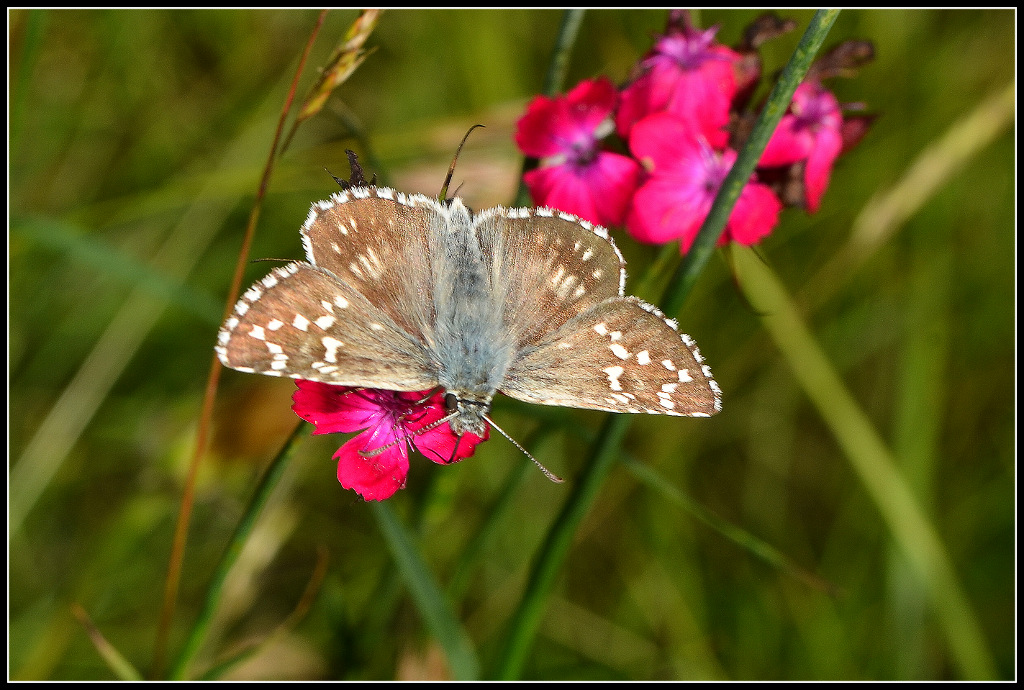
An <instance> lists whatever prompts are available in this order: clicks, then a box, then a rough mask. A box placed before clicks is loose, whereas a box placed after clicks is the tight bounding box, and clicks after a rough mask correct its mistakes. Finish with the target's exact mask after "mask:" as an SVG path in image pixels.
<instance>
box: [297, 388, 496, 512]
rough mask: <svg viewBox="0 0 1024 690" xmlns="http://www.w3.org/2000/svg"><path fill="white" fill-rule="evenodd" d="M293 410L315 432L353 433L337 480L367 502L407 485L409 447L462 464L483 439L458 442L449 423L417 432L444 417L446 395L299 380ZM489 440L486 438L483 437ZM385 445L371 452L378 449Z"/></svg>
mask: <svg viewBox="0 0 1024 690" xmlns="http://www.w3.org/2000/svg"><path fill="white" fill-rule="evenodd" d="M295 383H296V385H297V386H298V390H296V391H295V393H294V394H293V395H292V401H293V405H292V410H294V411H295V414H297V415H298V416H299V417H301V418H302V419H304V420H306V421H307V422H310V423H312V424H314V425H315V426H316V430H315V431H314V432H313V433H314V434H332V433H337V432H344V433H351V432H353V431H359V430H361V429H365V431H363V432H362V433H360V434H358V435H357V436H354V437H353V438H351V439H349V440H348V441H346V442H345V444H344V445H342V447H341V448H339V449H338V452H337V453H335V454H334V457H335V459H336V460H337V461H338V481H339V482H341V485H342V486H343V487H345V488H346V489H352V490H353V491H355V492H356V493H358V494H359V495H360V496H362V497H363V498H364V499H366V500H367V501H380V500H383V499H385V498H388V497H390V496H391V495H393V494H394V493H395V492H396V491H398V490H399V489H401V488H403V487H405V477H406V475H407V474H408V473H409V446H410V445H415V446H416V448H417V449H418V450H419V451H420V452H421V453H423V454H424V455H425V456H427V457H428V458H430V459H431V460H433V461H434V462H436V463H440V464H448V463H449V462H458V461H459V460H462V459H463V458H467V457H469V456H470V455H472V454H473V451H474V450H475V449H476V445H477V444H478V443H480V442H481V441H483V440H485V439H482V438H480V437H478V436H476V435H474V434H466V435H464V436H463V437H462V439H461V440H460V439H459V438H458V437H457V436H456V435H455V434H454V432H452V430H451V427H449V426H448V424H447V423H444V424H439V425H438V426H436V427H434V428H432V429H429V430H428V431H423V432H421V433H416V432H417V431H418V430H420V429H423V428H424V427H429V426H430V425H431V424H432V423H434V422H436V421H437V420H439V419H441V418H442V417H444V416H445V415H446V414H448V412H447V411H446V410H445V406H444V397H443V395H442V394H440V393H437V394H435V395H433V396H432V397H430V398H429V399H426V400H425V399H424V396H426V395H427V394H428V393H429V392H430V391H424V392H420V393H399V392H395V391H385V390H375V389H369V388H350V387H348V386H334V385H331V384H328V383H318V382H316V381H303V380H297V381H296V382H295ZM485 438H486V437H485ZM379 448H386V450H383V451H380V452H379V453H377V454H373V455H367V454H369V453H372V451H374V450H375V449H379Z"/></svg>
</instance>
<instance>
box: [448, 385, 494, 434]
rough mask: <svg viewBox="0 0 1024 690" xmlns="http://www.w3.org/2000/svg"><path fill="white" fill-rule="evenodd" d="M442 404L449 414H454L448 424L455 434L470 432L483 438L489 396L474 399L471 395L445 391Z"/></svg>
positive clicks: (488, 409) (488, 408)
mask: <svg viewBox="0 0 1024 690" xmlns="http://www.w3.org/2000/svg"><path fill="white" fill-rule="evenodd" d="M444 406H445V409H446V410H447V411H448V413H449V414H452V413H454V414H455V416H454V417H452V418H451V419H450V420H449V421H448V424H449V426H451V428H452V431H454V432H455V433H456V434H457V435H459V436H461V435H462V434H465V433H470V434H476V435H477V436H479V437H481V438H483V437H484V435H485V434H486V433H487V420H486V416H487V413H488V412H489V411H490V409H491V401H490V399H489V398H488V399H487V400H476V399H473V398H471V397H462V396H458V395H456V394H455V393H447V394H446V395H445V396H444Z"/></svg>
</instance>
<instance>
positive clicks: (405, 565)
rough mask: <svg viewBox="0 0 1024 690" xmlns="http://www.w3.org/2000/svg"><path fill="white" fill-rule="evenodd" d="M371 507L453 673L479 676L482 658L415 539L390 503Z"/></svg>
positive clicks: (461, 676) (462, 676)
mask: <svg viewBox="0 0 1024 690" xmlns="http://www.w3.org/2000/svg"><path fill="white" fill-rule="evenodd" d="M370 508H371V510H372V511H373V516H374V518H376V520H377V525H378V526H379V527H380V531H381V533H382V534H383V535H384V540H385V541H386V542H387V545H388V549H389V550H390V551H391V556H392V558H394V559H395V563H396V564H397V565H398V569H399V571H401V573H402V577H403V579H404V580H405V583H406V585H408V587H409V591H410V593H411V594H412V598H413V601H414V602H415V604H416V608H417V610H418V611H419V612H420V615H421V616H423V619H424V622H425V623H426V624H427V627H428V628H430V631H431V632H432V633H433V634H434V637H435V638H436V639H437V641H438V642H439V643H440V644H441V647H442V648H443V649H444V652H445V656H446V657H447V658H448V668H449V670H450V671H451V673H452V676H453V677H454V678H455V679H456V680H475V679H477V678H478V677H479V676H480V662H479V661H478V660H477V656H476V650H475V649H474V648H473V644H472V642H470V639H469V635H468V634H466V631H465V630H464V629H463V627H462V625H461V624H460V623H459V621H458V619H457V618H456V617H455V613H454V612H453V610H452V606H451V604H450V603H449V601H448V600H447V598H445V596H444V594H443V593H442V592H441V589H440V588H439V587H438V586H437V582H436V581H435V580H434V577H433V575H431V573H430V569H429V568H428V567H427V565H426V563H424V562H423V558H422V556H421V555H420V552H419V549H418V547H417V546H416V543H415V540H414V539H413V538H412V536H411V535H410V534H409V532H408V531H407V530H406V529H405V526H404V525H402V523H401V521H399V519H398V516H396V515H395V512H394V511H393V510H392V509H391V506H390V505H389V504H387V503H385V502H383V501H371V502H370Z"/></svg>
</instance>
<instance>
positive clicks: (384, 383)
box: [217, 262, 437, 391]
mask: <svg viewBox="0 0 1024 690" xmlns="http://www.w3.org/2000/svg"><path fill="white" fill-rule="evenodd" d="M217 352H218V354H219V355H220V359H221V361H222V362H223V363H224V364H225V365H226V366H228V367H231V368H233V369H239V370H241V371H249V372H255V373H259V374H269V375H273V376H288V377H291V378H297V379H307V380H310V381H322V382H324V383H336V384H343V385H348V386H364V387H367V388H384V389H388V390H400V391H415V390H426V389H428V388H432V387H434V386H436V385H437V380H436V378H435V377H433V375H432V374H431V373H430V372H431V369H430V366H429V362H428V361H427V359H426V356H425V352H424V350H423V348H422V345H420V343H419V341H418V340H416V339H415V338H413V337H412V336H410V335H409V334H408V333H406V332H405V331H404V330H403V329H402V328H400V327H399V326H398V325H397V324H395V322H394V321H393V320H392V319H391V317H390V316H389V315H388V314H387V313H386V312H384V311H383V310H381V309H378V308H377V307H375V306H374V305H373V304H371V303H370V302H369V300H367V299H366V297H364V296H363V295H362V294H361V293H360V292H358V291H357V290H355V289H354V288H353V287H352V286H351V285H348V284H346V283H344V282H341V281H340V280H338V279H337V278H336V277H335V276H334V275H332V274H331V273H329V272H327V271H326V270H324V269H322V268H318V267H316V266H311V265H310V264H307V263H304V262H296V263H292V264H288V265H287V266H282V267H280V268H277V269H275V270H274V271H273V272H272V273H271V274H270V275H268V276H267V277H266V278H264V279H263V280H262V281H260V282H258V283H256V284H255V285H253V286H252V287H251V288H249V290H248V291H246V293H245V294H244V295H243V296H242V299H241V300H239V302H238V304H237V305H236V307H235V312H234V314H233V315H232V316H231V317H230V318H229V319H228V320H227V321H226V322H225V324H224V326H223V327H222V328H221V331H220V335H219V337H218V346H217Z"/></svg>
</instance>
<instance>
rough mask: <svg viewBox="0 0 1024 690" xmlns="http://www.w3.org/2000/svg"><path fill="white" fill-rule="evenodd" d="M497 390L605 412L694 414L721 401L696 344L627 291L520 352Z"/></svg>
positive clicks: (520, 397) (703, 413) (705, 413)
mask: <svg viewBox="0 0 1024 690" xmlns="http://www.w3.org/2000/svg"><path fill="white" fill-rule="evenodd" d="M501 392H502V393H504V394H506V395H508V396H510V397H513V398H516V399H518V400H523V401H525V402H531V403H539V404H543V405H564V406H567V407H582V408H587V409H597V410H607V411H610V412H646V413H650V414H669V415H685V416H698V417H699V416H708V415H712V414H714V413H715V412H718V411H719V409H721V395H720V392H719V389H718V386H717V384H716V383H715V381H714V379H712V378H711V372H710V371H709V370H708V369H707V367H706V366H705V365H704V364H703V360H702V359H701V357H700V353H699V352H698V351H697V348H696V346H694V345H693V343H692V341H690V340H689V338H688V337H687V336H685V335H682V334H680V333H678V332H677V331H676V330H675V328H674V325H673V324H671V323H670V322H669V321H667V320H666V319H665V317H664V315H663V314H662V313H661V312H659V311H658V310H657V309H655V308H654V307H652V306H650V305H648V304H645V303H644V302H642V301H640V300H639V299H637V298H635V297H624V298H613V299H610V300H607V301H606V302H604V303H602V304H600V305H598V306H596V307H594V308H592V309H590V310H589V311H587V312H586V313H585V314H582V315H580V316H578V317H577V318H575V319H573V320H571V321H569V322H567V323H566V324H565V325H564V326H562V327H561V328H559V329H558V330H556V331H554V332H552V333H550V334H549V335H548V337H546V338H545V339H543V340H542V341H541V342H539V343H537V344H536V345H535V346H534V347H530V348H527V349H525V350H523V351H522V352H520V353H519V355H518V357H517V358H516V360H515V361H514V362H513V364H512V366H511V368H510V369H509V371H508V373H507V374H506V377H505V383H504V384H503V386H502V389H501Z"/></svg>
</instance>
